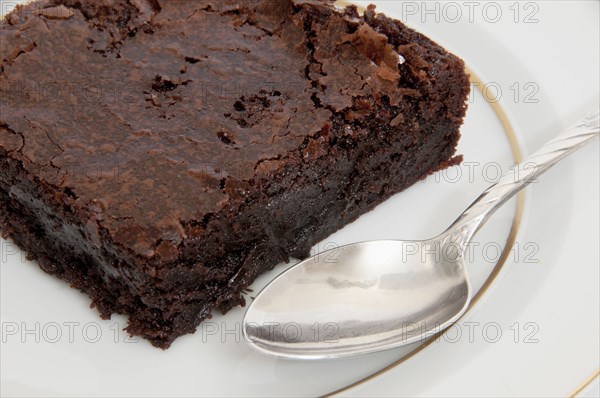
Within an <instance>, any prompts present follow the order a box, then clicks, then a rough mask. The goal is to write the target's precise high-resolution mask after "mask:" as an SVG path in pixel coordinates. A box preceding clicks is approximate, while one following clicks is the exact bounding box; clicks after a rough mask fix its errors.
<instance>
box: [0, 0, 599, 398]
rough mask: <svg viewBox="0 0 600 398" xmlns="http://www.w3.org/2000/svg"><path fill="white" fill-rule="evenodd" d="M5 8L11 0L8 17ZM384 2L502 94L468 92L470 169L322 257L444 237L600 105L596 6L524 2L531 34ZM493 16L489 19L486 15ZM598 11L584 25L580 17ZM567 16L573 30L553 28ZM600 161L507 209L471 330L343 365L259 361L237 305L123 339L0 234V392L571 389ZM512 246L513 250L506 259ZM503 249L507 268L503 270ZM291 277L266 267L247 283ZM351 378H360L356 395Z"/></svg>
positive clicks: (594, 148)
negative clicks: (502, 115)
mask: <svg viewBox="0 0 600 398" xmlns="http://www.w3.org/2000/svg"><path fill="white" fill-rule="evenodd" d="M8 3H9V2H5V1H0V4H1V5H2V7H1V8H2V10H6V9H7V8H8V7H7V6H6V4H8ZM379 3H380V9H381V10H385V11H387V13H388V14H389V15H391V16H396V17H400V18H403V19H405V20H407V22H408V23H409V24H411V25H413V26H418V28H419V30H420V31H422V32H424V33H426V34H428V35H430V36H431V37H432V38H434V39H436V40H437V41H438V42H440V43H441V44H443V45H445V46H446V47H448V48H449V49H451V50H452V51H454V52H455V53H457V54H459V55H461V56H462V57H463V58H464V59H465V60H466V62H467V64H468V65H469V66H470V67H471V68H472V69H473V70H474V71H476V73H477V74H478V75H479V76H481V78H482V79H484V81H485V82H488V83H491V84H488V85H487V86H486V87H487V90H484V92H485V94H486V95H487V97H484V96H482V94H481V93H480V92H477V91H476V90H474V91H475V94H474V95H473V97H472V98H471V100H470V106H469V112H468V116H467V119H466V122H465V126H464V127H463V129H462V133H463V139H462V141H461V144H460V147H459V151H460V153H462V154H464V155H465V161H466V162H469V164H468V165H467V164H465V165H463V166H461V167H460V168H454V169H452V170H449V171H447V172H443V173H438V174H437V175H435V176H432V177H430V178H428V179H427V180H426V181H425V182H422V183H418V184H416V185H415V186H413V187H412V188H410V189H409V190H407V191H406V192H403V193H401V194H399V195H396V196H395V197H393V198H392V199H390V200H388V201H387V202H385V203H384V204H382V205H381V206H379V207H378V208H377V209H376V210H374V211H373V212H371V213H369V214H367V215H365V216H363V217H361V218H360V219H359V220H358V221H356V222H355V223H353V224H352V225H349V226H348V227H346V228H344V229H343V230H342V231H339V232H338V233H336V234H334V235H333V236H331V237H330V238H328V239H326V241H325V242H324V243H322V244H320V245H318V247H316V248H315V249H314V250H315V251H318V250H320V249H323V248H325V247H326V244H327V243H330V244H331V243H332V244H337V245H340V244H345V243H350V242H353V241H359V240H368V239H378V238H415V239H416V238H425V237H429V236H432V235H434V234H436V233H438V232H440V231H441V230H442V229H443V228H445V227H446V226H447V225H449V224H450V223H451V222H452V221H453V219H454V218H455V217H456V216H457V215H458V214H459V213H460V212H461V211H462V210H463V209H464V208H465V207H466V206H467V205H468V204H469V203H470V201H472V200H473V199H474V198H475V197H476V196H477V195H478V194H479V193H480V192H481V191H482V190H483V189H484V188H485V187H486V186H487V185H488V182H489V181H493V180H494V179H495V178H496V172H497V170H498V169H501V170H502V171H507V170H508V169H509V167H510V166H511V165H512V163H513V162H514V159H515V158H518V153H519V151H523V152H525V153H528V152H529V151H528V150H526V149H525V148H531V149H534V148H535V147H537V146H539V145H541V144H542V143H543V142H544V141H545V140H546V139H548V138H550V137H551V136H552V135H554V134H555V133H557V132H558V130H559V129H560V128H561V127H562V126H563V125H564V124H565V121H568V122H572V121H574V118H575V117H577V116H578V115H579V114H581V113H584V112H585V110H586V108H587V107H588V106H590V104H591V100H593V98H594V97H597V96H598V92H597V87H598V76H597V68H598V38H597V33H598V32H597V29H598V17H597V15H598V5H597V4H592V3H584V4H583V5H584V6H585V7H587V9H583V10H582V11H577V10H574V9H571V8H569V7H568V6H567V8H566V9H563V7H564V6H563V7H561V8H559V7H557V6H556V5H554V2H536V3H533V2H531V4H533V6H528V8H525V4H524V3H523V4H521V5H519V7H521V8H519V10H520V13H519V15H518V17H519V20H520V21H521V22H522V20H523V19H524V18H525V16H529V17H530V18H529V19H531V18H537V19H538V23H535V24H524V23H515V22H514V17H515V16H516V14H514V13H515V11H514V9H510V8H509V7H510V6H511V5H512V4H511V3H502V4H500V3H494V4H498V6H499V7H500V8H501V10H502V11H501V12H502V13H503V15H504V17H503V18H500V20H499V21H498V22H496V23H492V22H490V21H493V20H494V18H496V17H495V16H494V15H495V14H492V11H493V9H495V7H496V6H495V5H492V6H489V5H485V4H479V3H477V4H479V5H478V6H476V7H475V8H474V9H473V8H469V7H474V6H472V5H471V6H467V5H466V3H462V2H458V3H454V4H456V5H457V7H458V8H457V9H458V10H460V11H461V12H462V13H463V17H462V19H461V20H459V21H457V22H455V23H450V22H448V21H450V20H456V14H450V12H451V11H452V9H450V8H448V6H447V5H446V3H434V2H431V3H428V4H429V5H428V6H427V7H429V8H427V10H434V11H433V14H427V13H426V12H425V11H426V9H424V8H422V7H425V6H424V5H423V4H424V3H422V2H403V3H397V2H385V1H382V2H379ZM436 4H437V5H436ZM559 6H561V5H559ZM411 7H412V8H411ZM415 7H416V8H415ZM436 7H437V10H438V11H436ZM532 7H533V8H532ZM536 7H537V8H536ZM484 8H485V10H486V14H485V15H484V14H481V13H480V14H478V13H477V11H478V10H483V9H484ZM469 9H471V10H474V12H473V14H472V17H473V23H471V22H470V21H469V15H468V14H467V12H468V11H469ZM415 10H416V14H413V12H415ZM536 10H537V11H536ZM533 11H535V13H534V14H533V15H532V14H531V13H532V12H533ZM436 12H437V16H439V23H438V22H435V18H436ZM479 12H481V11H479ZM511 13H512V14H511ZM594 13H595V14H594ZM484 17H485V18H484ZM586 17H587V22H582V23H577V22H578V19H579V18H586ZM422 18H423V20H424V23H422V20H421V19H422ZM432 21H433V22H432ZM559 22H561V23H566V24H567V27H569V29H561V32H560V34H558V33H557V32H555V31H554V29H555V27H556V26H558V25H557V23H559ZM590 25H591V28H590V27H589V26H590ZM571 27H572V28H573V31H571ZM586 29H587V31H586ZM594 32H595V33H596V36H595V37H592V36H591V35H590V33H594ZM498 37H500V38H502V39H505V40H506V43H508V44H509V45H510V46H511V49H510V51H509V50H507V48H506V47H505V44H504V43H502V42H501V41H499V40H498ZM549 37H550V38H551V39H552V40H550V39H549ZM548 42H550V43H552V45H550V44H549V43H548ZM532 44H535V45H536V46H537V47H529V46H531V45H532ZM594 44H595V47H592V46H593V45H594ZM588 47H589V48H588ZM557 48H559V49H560V51H558V50H557ZM551 49H552V50H553V51H554V52H552V53H549V51H550V50H551ZM582 49H587V50H588V51H591V52H590V53H587V54H586V53H585V52H583V51H581V50H582ZM532 53H533V55H532ZM564 60H568V61H569V62H565V61H564ZM552 61H554V63H550V64H548V62H552ZM529 68H531V69H529ZM531 70H535V71H536V73H534V74H533V73H532V72H531ZM574 70H575V71H576V72H574ZM559 73H560V74H559ZM560 82H562V83H563V85H561V84H560ZM567 82H568V83H567ZM515 83H518V86H515ZM528 83H530V84H529V85H527V84H528ZM498 88H499V89H500V92H501V93H502V96H501V98H500V101H499V103H498V104H500V105H502V107H503V109H504V110H505V111H506V112H507V113H508V115H509V118H508V119H502V120H503V121H504V122H505V125H504V126H503V125H502V123H501V119H499V118H498V116H497V112H498V111H500V112H502V108H498V107H497V106H495V105H494V101H495V100H494V99H493V98H492V97H494V96H495V95H496V93H498ZM515 93H519V98H515ZM527 96H528V97H527ZM525 99H527V100H528V101H529V100H537V103H529V102H525ZM515 100H516V101H515ZM507 121H509V123H506V122H507ZM511 128H514V130H515V131H516V133H517V139H516V140H515V139H514V138H511V136H510V131H511ZM511 145H512V147H511ZM598 169H599V166H598V145H597V143H596V144H595V145H590V146H589V147H587V148H584V149H583V150H581V151H580V152H578V153H577V155H575V156H573V157H572V158H570V159H568V160H566V161H565V162H564V163H563V164H561V165H559V166H557V167H556V169H554V170H552V171H550V172H549V173H548V174H547V175H545V176H543V177H542V178H540V182H539V184H534V186H533V187H532V188H531V189H529V190H528V192H527V199H526V201H525V202H524V205H522V206H521V207H519V206H517V201H516V200H513V201H512V202H510V203H509V204H507V205H506V207H505V208H503V209H502V210H501V211H500V212H499V213H497V214H496V215H495V216H494V218H493V220H491V221H490V223H489V224H488V225H487V226H485V227H484V229H483V230H482V231H481V232H480V233H479V234H478V236H477V237H476V241H477V243H478V244H479V246H477V247H474V250H473V257H472V263H471V265H470V267H469V268H470V273H471V275H472V276H473V277H474V286H475V288H479V287H480V286H482V285H483V284H484V283H485V281H486V280H487V281H490V282H493V283H491V288H489V287H490V286H488V285H486V289H485V294H483V295H481V297H480V298H479V299H478V300H477V301H476V303H475V306H474V307H473V308H472V309H471V310H470V311H469V312H468V314H467V315H466V317H464V318H463V319H462V320H461V321H460V322H459V325H460V327H461V331H462V334H461V335H460V336H459V335H457V331H458V328H454V329H452V330H450V331H449V332H448V333H447V334H444V335H442V336H441V337H440V338H439V341H434V342H432V343H429V344H428V346H427V347H426V348H425V349H422V347H421V348H418V347H414V346H413V347H408V348H404V349H397V350H391V351H387V352H383V353H378V354H373V355H368V356H364V357H359V358H351V359H345V360H338V361H324V362H291V361H285V360H277V359H273V358H269V357H265V356H262V355H261V354H258V353H255V352H253V351H251V350H250V349H249V348H248V347H247V345H246V344H245V343H244V342H243V340H242V338H241V335H240V321H241V317H242V315H243V310H242V309H236V310H233V311H231V312H230V313H228V314H227V315H226V316H215V317H214V318H213V319H212V320H210V321H209V322H205V323H204V324H203V326H201V328H200V329H199V330H198V332H197V333H196V334H194V335H190V336H185V337H183V338H180V339H179V340H177V342H176V343H175V344H174V345H173V347H172V348H171V349H169V350H167V351H161V350H158V349H155V348H153V347H151V346H150V345H149V344H148V343H147V342H145V341H143V340H139V341H138V340H135V339H134V340H133V341H131V340H130V339H127V337H126V335H125V334H124V333H122V332H120V329H121V328H122V327H123V326H124V325H125V320H124V318H122V317H114V318H113V319H112V320H111V321H101V320H99V319H98V317H97V315H96V313H95V312H94V310H90V309H89V308H88V305H89V301H88V299H87V297H86V296H84V295H82V294H80V293H78V292H76V291H73V290H72V289H70V288H69V287H68V286H66V284H64V283H63V282H61V281H58V280H55V279H54V278H52V277H49V276H48V275H45V274H44V273H43V272H42V271H40V270H39V269H38V268H37V266H36V265H35V264H31V263H29V262H28V261H26V260H24V255H23V254H22V253H21V252H20V251H19V250H17V249H16V248H15V247H14V246H13V245H12V243H11V242H6V241H0V245H1V250H0V257H1V266H0V289H1V290H0V320H1V323H2V341H1V342H0V352H1V359H0V361H1V362H0V365H1V369H0V386H1V391H0V392H1V394H2V395H3V396H32V395H37V396H40V395H43V396H69V395H73V396H83V395H96V396H116V395H118V396H130V395H135V396H200V395H203V396H215V395H227V396H242V395H244V396H245V395H253V396H265V395H271V396H298V395H324V394H328V393H331V392H332V391H335V390H339V389H343V390H344V392H343V394H348V395H427V396H440V395H443V396H450V395H464V394H467V395H517V396H518V395H567V394H568V393H569V392H571V391H572V390H573V389H575V388H576V387H577V386H578V385H579V384H580V383H581V382H583V381H584V380H585V379H586V378H587V377H588V376H589V375H590V374H592V373H593V372H594V371H595V369H596V368H597V367H598V357H599V347H598V335H599V331H598V324H599V318H598V312H599V311H598V302H599V298H598V283H599V282H598V280H599V279H598V268H599V267H598V262H599V260H598V219H599V216H598V201H599V199H598V198H599V194H598V191H599V188H598V178H599V177H598ZM459 173H460V174H459ZM519 209H521V210H522V213H519ZM507 240H508V249H510V250H504V249H506V248H505V246H506V244H507ZM502 253H504V256H505V257H506V261H501V262H500V264H499V265H498V266H497V265H496V262H497V261H498V260H500V259H502V258H501V257H502ZM535 261H537V262H535ZM284 268H285V265H282V266H279V267H277V268H276V269H275V270H274V271H273V272H271V273H269V274H267V275H264V276H263V277H261V278H260V279H259V280H258V281H257V282H256V283H255V284H254V285H253V288H254V289H255V290H258V289H259V288H260V286H262V285H264V284H265V283H266V282H267V281H268V280H270V279H271V278H273V277H274V276H275V275H276V274H277V273H279V272H281V271H282V270H283V269H284ZM571 308H573V309H571ZM469 322H473V323H472V324H469ZM516 322H518V325H515V323H516ZM469 325H470V326H469ZM469 328H471V329H469ZM469 330H472V331H473V333H472V334H471V335H469V333H468V331H469ZM497 332H501V333H502V335H501V336H500V337H498V336H497ZM496 340H498V341H497V342H494V341H496ZM536 340H537V342H535V341H536ZM527 341H529V343H527ZM411 353H412V355H410V354H411ZM408 356H410V358H408ZM567 364H568V365H567ZM388 366H389V367H390V369H388V370H387V371H386V372H381V369H383V368H386V367H388ZM375 373H376V374H378V375H377V377H372V378H371V380H370V381H368V382H367V381H362V380H363V379H364V378H368V377H369V376H370V375H373V374H375ZM352 384H357V386H355V387H353V388H351V389H348V386H349V385H352Z"/></svg>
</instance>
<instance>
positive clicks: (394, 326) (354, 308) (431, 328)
mask: <svg viewBox="0 0 600 398" xmlns="http://www.w3.org/2000/svg"><path fill="white" fill-rule="evenodd" d="M598 135H599V128H598V110H597V109H596V110H595V111H594V112H592V113H590V114H588V115H587V116H586V117H585V118H584V119H583V120H582V121H581V122H579V123H578V124H577V125H575V126H574V127H572V128H570V129H568V130H567V131H565V132H564V133H562V134H561V135H559V136H558V137H556V138H555V139H553V140H551V141H549V142H548V143H546V144H545V145H544V146H543V147H542V148H541V149H540V150H538V151H537V152H535V153H534V154H532V155H531V156H529V157H528V158H527V159H526V160H525V161H523V162H521V164H520V166H519V168H518V172H517V173H514V172H510V173H508V174H506V175H504V176H503V177H502V178H501V179H500V180H499V181H498V182H497V183H496V184H494V185H492V186H491V187H490V188H489V189H488V190H486V191H485V192H484V193H483V194H482V195H481V196H480V197H479V198H478V199H477V200H475V202H473V204H472V205H471V206H470V207H469V208H468V209H467V210H466V211H465V212H464V213H463V214H462V215H461V216H460V217H459V218H458V219H457V220H456V221H455V222H454V223H453V224H452V225H451V226H450V227H449V228H448V229H447V230H446V231H445V232H443V233H442V234H441V235H439V236H437V237H435V238H433V239H430V240H426V241H399V240H381V241H371V242H362V243H355V244H351V245H347V246H342V247H339V248H337V249H336V251H335V252H334V251H329V252H323V253H320V254H318V255H316V256H314V257H311V258H308V259H306V260H304V261H302V262H300V263H298V264H297V265H295V266H294V267H292V268H290V269H289V270H287V271H285V272H284V273H282V274H281V275H279V276H278V277H277V278H275V279H274V280H273V281H272V282H271V283H270V284H269V285H267V286H266V287H265V288H264V289H263V290H262V291H261V292H260V293H259V294H258V296H257V297H256V298H255V299H254V301H253V302H252V303H251V305H250V306H249V308H248V310H247V311H246V314H245V316H244V322H243V327H242V330H243V334H244V337H245V339H246V341H247V342H248V343H249V344H250V345H251V346H252V347H253V348H256V349H257V350H259V351H261V352H263V353H266V354H270V355H275V356H277V357H284V358H294V359H324V358H340V357H346V356H352V355H358V354H366V353H370V352H375V351H380V350H385V349H389V348H393V347H398V346H402V345H406V344H410V343H414V342H416V341H419V340H422V339H424V338H426V337H428V336H431V335H433V334H435V333H437V332H439V331H440V330H443V329H444V328H446V327H448V326H450V325H451V324H452V323H454V322H455V321H457V320H458V319H459V318H460V317H461V316H462V315H463V313H464V312H465V311H466V309H467V307H468V306H469V303H470V301H471V297H472V288H471V283H470V279H469V275H468V274H467V269H466V267H465V264H464V260H463V254H464V249H465V248H466V247H467V245H468V243H469V241H470V240H471V238H472V237H473V235H474V234H475V233H476V232H477V231H478V230H479V228H480V227H481V226H482V225H483V224H484V223H485V222H486V221H487V220H488V219H489V217H490V216H491V215H492V214H493V213H494V211H496V210H497V209H498V208H499V207H500V206H502V205H503V204H504V203H505V202H506V201H507V200H508V199H509V198H511V197H512V196H513V195H514V194H516V193H517V192H518V191H520V190H521V189H523V188H524V187H525V186H527V185H528V184H529V183H530V182H531V181H532V180H533V179H535V178H536V177H537V176H539V175H540V174H542V173H544V172H545V171H546V170H548V169H549V168H550V167H552V166H553V165H554V164H556V163H557V162H558V161H559V160H561V159H562V158H564V157H565V156H567V155H568V154H570V153H571V152H573V151H575V150H576V149H577V148H579V147H581V146H583V145H584V144H586V143H588V142H589V141H591V140H592V139H594V138H595V137H597V136H598Z"/></svg>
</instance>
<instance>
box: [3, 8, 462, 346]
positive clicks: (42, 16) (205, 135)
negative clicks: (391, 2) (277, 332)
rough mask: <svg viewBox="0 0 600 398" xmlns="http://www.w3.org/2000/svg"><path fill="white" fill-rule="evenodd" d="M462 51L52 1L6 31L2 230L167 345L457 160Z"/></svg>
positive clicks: (392, 30)
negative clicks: (272, 272)
mask: <svg viewBox="0 0 600 398" xmlns="http://www.w3.org/2000/svg"><path fill="white" fill-rule="evenodd" d="M463 68H464V65H463V63H462V61H461V60H460V59H458V58H457V57H455V56H453V55H451V54H449V53H447V52H446V51H445V50H444V49H443V48H441V47H439V46H438V45H436V44H435V43H433V42H431V41H430V40H429V39H427V38H426V37H424V36H422V35H420V34H419V33H416V32H414V31H413V30H410V29H409V28H407V27H405V26H404V25H403V24H402V23H400V22H398V21H395V20H392V19H389V18H387V17H385V16H384V15H383V14H376V13H375V11H374V8H373V7H370V8H369V9H368V10H367V11H366V12H365V13H364V15H359V13H358V12H357V9H356V8H355V7H352V6H350V7H347V8H345V9H342V10H338V9H337V8H336V7H335V6H334V5H333V4H331V2H329V1H325V0H293V1H292V0H248V1H206V0H202V1H190V0H186V1H178V0H169V1H160V0H129V1H125V0H116V1H107V0H102V1H91V0H45V1H38V2H35V3H32V4H29V5H27V6H25V7H20V8H17V9H16V10H15V11H14V12H13V13H11V14H9V15H8V16H7V18H6V19H5V21H3V22H1V25H0V166H1V169H0V170H1V171H0V224H1V225H2V227H3V234H4V235H5V236H10V237H12V239H13V240H14V241H15V242H17V243H18V244H19V245H20V246H21V247H22V248H24V249H25V250H26V251H27V252H28V253H29V254H30V256H31V257H33V258H36V259H37V260H38V262H39V264H40V266H41V267H42V268H43V269H44V270H45V271H47V272H49V273H52V274H55V275H57V276H59V277H61V278H62V279H65V280H66V281H68V282H69V283H70V284H71V285H73V286H74V287H76V288H78V289H80V290H82V291H84V292H86V293H87V294H88V295H90V297H91V298H92V302H93V305H94V306H95V307H96V308H97V309H98V310H99V311H100V313H101V315H102V316H103V317H109V316H110V315H111V314H112V313H115V312H116V313H123V314H126V315H128V316H129V326H128V331H129V332H130V333H132V334H136V335H140V336H142V337H145V338H147V339H149V340H150V341H151V342H152V343H153V344H154V345H156V346H159V347H163V348H166V347H168V346H169V345H170V344H171V342H172V341H173V340H174V339H175V338H176V337H178V336H180V335H182V334H185V333H190V332H193V331H194V330H195V328H196V326H197V325H198V324H199V323H200V322H201V321H202V320H203V319H206V318H207V317H209V316H210V313H211V311H212V310H214V309H220V310H221V311H223V312H224V311H227V310H228V309H230V308H231V307H233V306H235V305H238V304H243V303H244V298H243V294H242V293H243V289H244V288H246V287H247V286H248V285H249V284H250V283H251V282H252V281H253V280H254V279H255V277H256V276H257V275H259V274H260V273H262V272H264V271H266V270H268V269H270V268H272V267H273V266H274V265H275V264H277V263H279V262H281V261H286V260H287V259H288V257H289V256H296V257H304V256H306V255H307V254H308V250H309V248H310V247H311V246H312V245H313V244H315V243H316V242H318V241H320V240H322V239H324V238H325V237H327V236H328V235H329V234H331V233H332V232H334V231H336V230H337V229H339V228H340V227H342V226H344V225H345V224H347V223H349V222H351V221H353V220H355V219H356V218H357V217H358V216H360V215H361V214H363V213H365V212H367V211H369V210H370V209H372V208H373V207H374V206H376V205H377V204H379V203H381V202H382V201H383V200H385V199H386V198H388V197H389V196H391V195H392V194H394V193H397V192H399V191H401V190H402V189H404V188H406V187H408V186H410V185H411V184H413V183H414V182H416V181H417V180H419V179H421V178H423V177H424V176H426V175H427V174H428V173H431V172H433V171H435V170H438V169H440V168H442V167H446V166H447V165H449V164H452V163H454V162H458V161H460V159H459V158H453V156H454V152H455V148H456V145H457V141H458V138H459V132H458V129H459V127H460V125H461V123H462V119H463V117H464V114H465V111H466V104H465V101H466V97H467V94H468V90H469V84H468V78H467V76H466V75H465V73H464V71H463Z"/></svg>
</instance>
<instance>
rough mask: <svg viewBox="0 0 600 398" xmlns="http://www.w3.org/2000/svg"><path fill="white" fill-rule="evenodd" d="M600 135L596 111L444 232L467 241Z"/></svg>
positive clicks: (494, 187) (509, 175) (531, 158)
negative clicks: (517, 196) (514, 198)
mask: <svg viewBox="0 0 600 398" xmlns="http://www.w3.org/2000/svg"><path fill="white" fill-rule="evenodd" d="M599 135H600V130H599V127H598V108H596V109H595V110H594V111H593V112H591V113H589V114H588V115H587V116H586V117H585V118H584V119H582V120H581V121H580V122H579V123H577V124H576V125H574V126H573V127H571V128H569V129H567V130H566V131H565V132H563V133H562V134H560V135H559V136H557V137H556V138H554V139H552V140H550V141H549V142H547V143H546V144H544V146H542V147H541V148H540V149H539V150H537V151H536V152H534V153H533V154H531V155H530V156H528V157H527V158H526V159H525V160H524V161H522V162H521V163H520V164H519V167H518V168H515V170H513V171H511V172H508V173H506V174H504V175H503V176H502V177H501V178H500V180H499V181H498V182H496V183H495V184H494V185H492V186H491V187H489V188H488V189H487V190H486V191H485V192H483V193H482V194H481V195H480V196H479V198H477V199H476V200H475V201H474V202H473V203H472V204H471V206H469V208H468V209H467V210H465V212H464V213H463V214H462V215H461V216H460V217H459V218H458V219H457V220H456V221H455V222H454V223H453V224H452V225H451V226H450V228H448V229H447V230H446V234H448V235H449V236H451V237H452V240H453V241H454V242H457V243H458V242H460V243H462V244H464V243H466V242H469V241H470V239H471V238H472V237H473V235H474V234H475V233H476V232H477V231H478V230H479V228H480V227H481V226H483V224H484V223H485V222H486V221H487V220H488V219H489V218H490V216H491V215H492V214H493V213H494V212H495V211H496V210H497V209H498V208H499V207H500V206H502V205H503V204H504V203H506V201H507V200H508V199H510V198H511V197H512V196H513V195H515V194H516V193H517V192H519V191H520V190H521V189H523V188H525V187H526V186H527V185H529V184H530V183H531V182H533V181H535V179H536V178H537V177H538V176H540V175H541V174H543V173H544V172H545V171H546V170H548V169H549V168H550V167H552V166H554V165H555V164H556V163H557V162H558V161H559V160H561V159H563V158H564V157H565V156H567V155H569V154H570V153H571V152H573V151H575V150H576V149H578V148H580V147H582V146H583V145H585V144H586V143H588V142H590V141H591V140H593V139H594V138H596V137H598V136H599Z"/></svg>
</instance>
